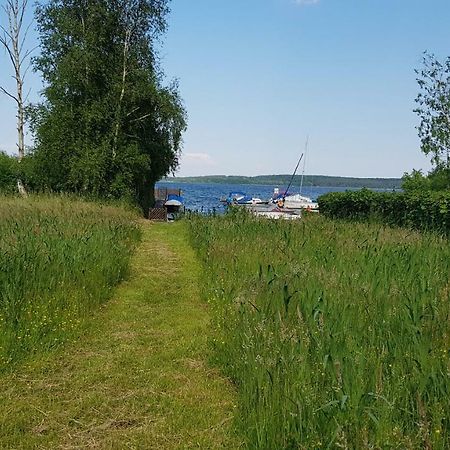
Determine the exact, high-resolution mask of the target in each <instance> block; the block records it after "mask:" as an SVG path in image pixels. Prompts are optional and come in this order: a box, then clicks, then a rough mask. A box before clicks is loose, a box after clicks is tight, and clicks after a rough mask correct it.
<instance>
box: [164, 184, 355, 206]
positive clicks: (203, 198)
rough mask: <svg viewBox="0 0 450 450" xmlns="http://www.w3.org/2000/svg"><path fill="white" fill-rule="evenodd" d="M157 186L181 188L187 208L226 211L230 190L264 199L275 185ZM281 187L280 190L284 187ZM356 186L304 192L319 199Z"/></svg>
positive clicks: (296, 188) (305, 189)
mask: <svg viewBox="0 0 450 450" xmlns="http://www.w3.org/2000/svg"><path fill="white" fill-rule="evenodd" d="M156 186H157V187H171V188H174V189H175V188H176V189H181V190H182V191H183V197H184V201H185V205H186V209H190V210H193V211H205V212H207V211H211V210H213V209H216V211H218V212H220V211H224V205H222V203H220V199H221V198H222V197H227V196H228V195H229V193H230V192H236V191H241V192H245V193H246V194H247V195H250V196H252V197H259V198H261V199H263V200H265V199H268V198H270V197H272V194H273V189H274V187H276V186H274V185H261V184H218V183H180V182H165V181H161V182H158V183H157V184H156ZM279 187H280V191H281V190H282V189H283V187H282V186H279ZM353 189H354V188H346V187H324V186H321V187H317V186H306V187H303V190H302V194H303V195H306V196H308V197H311V199H312V200H317V197H319V196H320V195H322V194H326V193H327V192H343V191H346V190H353ZM290 192H291V193H294V194H295V193H298V192H299V186H292V187H291V189H290Z"/></svg>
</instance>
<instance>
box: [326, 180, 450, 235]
mask: <svg viewBox="0 0 450 450" xmlns="http://www.w3.org/2000/svg"><path fill="white" fill-rule="evenodd" d="M415 177H416V178H418V179H419V180H420V175H419V174H417V173H416V175H415ZM421 182H422V181H421ZM318 202H319V208H320V212H321V213H322V214H324V215H326V216H328V217H331V218H336V219H352V220H354V219H356V220H379V221H381V222H383V223H386V224H388V225H392V226H399V227H409V228H415V229H419V230H425V231H437V232H441V233H444V234H450V192H449V191H436V192H433V191H417V190H414V189H413V190H412V191H411V192H401V193H400V192H398V193H397V192H374V191H370V190H368V189H362V190H360V191H347V192H330V193H328V194H325V195H322V196H320V197H319V199H318Z"/></svg>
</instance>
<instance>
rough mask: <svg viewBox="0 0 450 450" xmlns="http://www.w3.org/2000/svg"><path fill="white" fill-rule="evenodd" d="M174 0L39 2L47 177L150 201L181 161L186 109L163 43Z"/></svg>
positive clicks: (39, 138) (39, 163)
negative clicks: (160, 50)
mask: <svg viewBox="0 0 450 450" xmlns="http://www.w3.org/2000/svg"><path fill="white" fill-rule="evenodd" d="M167 13H168V5H167V0H49V1H46V2H41V3H40V4H38V6H37V10H36V21H37V25H38V31H39V34H40V43H41V54H40V56H39V57H37V58H35V69H36V70H37V71H39V72H40V73H41V74H42V77H43V80H44V83H45V88H44V90H43V99H44V101H43V102H42V103H41V104H39V105H35V106H34V107H33V108H32V109H31V112H30V117H31V123H32V127H33V130H34V132H35V135H36V150H35V154H34V156H33V158H34V159H35V162H34V164H35V166H36V167H37V168H38V170H39V172H40V173H41V175H42V178H41V179H40V181H39V182H40V184H41V185H42V186H41V187H44V188H48V189H51V190H54V191H69V192H76V193H80V194H83V195H86V194H88V195H94V196H99V197H107V198H109V197H110V198H119V197H122V198H123V197H128V198H130V199H134V200H135V201H136V202H138V203H139V204H140V205H141V207H142V208H143V210H144V212H146V210H147V209H148V208H149V205H150V201H151V197H152V193H153V185H154V183H155V181H157V180H158V179H160V178H161V177H163V176H165V175H167V174H168V173H170V172H171V171H173V170H174V169H175V168H176V167H177V165H178V156H179V152H180V147H181V140H182V133H183V131H184V130H185V128H186V114H185V110H184V108H183V105H182V101H181V98H180V96H179V93H178V87H177V84H176V83H172V84H170V85H168V86H165V85H164V84H163V80H164V75H163V73H162V70H161V68H160V66H159V64H158V56H157V52H156V50H155V44H156V43H157V42H158V40H159V39H160V37H161V35H162V33H163V32H164V31H165V30H166V15H167Z"/></svg>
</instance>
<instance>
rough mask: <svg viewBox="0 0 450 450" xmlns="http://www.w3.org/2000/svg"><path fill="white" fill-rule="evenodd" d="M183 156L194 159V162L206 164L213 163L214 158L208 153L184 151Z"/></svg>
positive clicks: (190, 159)
mask: <svg viewBox="0 0 450 450" xmlns="http://www.w3.org/2000/svg"><path fill="white" fill-rule="evenodd" d="M183 157H184V158H185V159H186V160H189V161H192V162H201V163H206V164H212V163H213V159H212V158H211V156H210V155H208V153H183Z"/></svg>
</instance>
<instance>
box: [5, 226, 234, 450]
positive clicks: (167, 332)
mask: <svg viewBox="0 0 450 450" xmlns="http://www.w3.org/2000/svg"><path fill="white" fill-rule="evenodd" d="M188 242H189V241H188V238H187V235H186V230H185V225H184V224H183V223H176V224H170V225H167V224H156V225H151V224H148V223H145V224H143V239H142V243H141V245H140V247H139V248H138V250H137V252H136V254H135V256H134V257H133V261H132V275H131V277H130V279H129V280H128V281H126V282H124V283H122V284H121V286H120V287H119V288H118V289H117V291H116V294H115V296H114V298H113V300H111V301H110V302H109V303H107V304H106V305H105V306H104V307H103V309H102V310H101V311H100V312H98V313H97V315H95V316H94V317H93V318H92V319H91V320H90V323H89V324H88V326H87V328H86V332H85V334H84V336H82V337H81V338H80V339H79V340H78V341H77V342H74V343H72V344H69V345H66V346H64V347H63V348H62V349H61V350H58V351H56V352H53V353H48V354H47V355H46V356H42V355H41V356H36V357H35V358H34V359H32V360H30V361H29V362H28V363H27V364H26V365H22V366H20V367H19V368H18V369H17V370H16V371H15V372H14V373H11V374H3V375H1V376H0V447H1V448H2V449H3V448H4V449H27V448H30V449H31V448H33V449H49V448H52V449H54V448H61V449H75V448H80V449H81V448H83V449H85V448H96V449H126V448H133V449H150V448H158V449H173V448H202V449H206V448H214V449H216V448H237V447H238V446H239V445H238V443H237V442H236V441H233V437H232V435H231V432H230V431H229V428H230V427H229V424H230V419H231V417H232V414H233V407H234V405H233V401H234V393H233V390H232V388H231V386H230V385H229V384H228V383H227V381H226V380H225V379H223V378H221V377H220V375H219V374H218V373H217V372H216V371H215V370H213V369H211V368H210V367H208V365H207V359H208V347H207V335H208V324H209V317H208V312H207V310H206V308H205V306H204V305H203V304H202V302H201V300H200V296H199V281H200V280H199V277H200V269H199V265H198V263H197V261H196V259H195V256H194V253H193V251H192V250H191V248H190V247H189V244H188Z"/></svg>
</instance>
